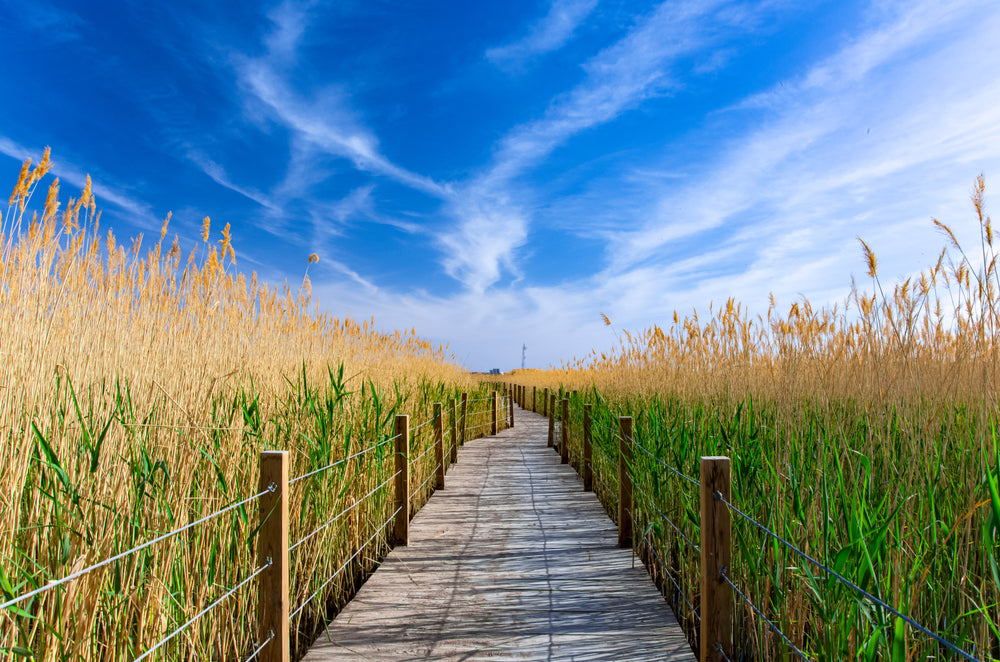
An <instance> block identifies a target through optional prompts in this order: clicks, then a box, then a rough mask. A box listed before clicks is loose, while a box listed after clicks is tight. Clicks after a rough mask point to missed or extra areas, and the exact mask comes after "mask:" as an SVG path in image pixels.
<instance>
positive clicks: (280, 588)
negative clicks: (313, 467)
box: [257, 451, 291, 662]
mask: <svg viewBox="0 0 1000 662" xmlns="http://www.w3.org/2000/svg"><path fill="white" fill-rule="evenodd" d="M271 486H273V487H274V489H273V491H270V492H268V493H266V494H264V495H263V496H261V497H260V499H259V500H258V501H257V504H258V507H259V508H260V511H259V520H260V525H259V526H260V533H259V535H258V536H257V563H258V566H263V565H265V564H266V563H268V562H270V563H271V566H270V567H269V568H268V569H267V570H265V571H264V572H262V573H260V579H259V582H258V590H259V597H258V605H257V632H258V633H259V637H260V641H264V640H265V639H267V638H268V636H270V633H272V632H273V633H274V639H273V640H272V641H271V643H270V644H269V645H268V646H266V647H265V648H264V650H262V651H261V655H260V659H261V660H264V661H265V662H288V655H289V651H290V649H291V639H290V636H291V632H290V630H289V627H288V614H289V610H290V605H289V603H288V569H289V565H288V451H263V452H262V453H261V454H260V491H261V492H263V491H264V490H267V489H269V488H271Z"/></svg>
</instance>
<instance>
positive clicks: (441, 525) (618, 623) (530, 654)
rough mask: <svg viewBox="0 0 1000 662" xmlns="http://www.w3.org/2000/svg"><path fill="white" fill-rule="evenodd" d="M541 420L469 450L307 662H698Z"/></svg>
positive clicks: (533, 418) (526, 417)
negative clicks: (407, 535)
mask: <svg viewBox="0 0 1000 662" xmlns="http://www.w3.org/2000/svg"><path fill="white" fill-rule="evenodd" d="M547 435H548V419H547V418H545V417H543V416H540V415H538V414H534V413H532V412H529V411H524V410H522V409H515V426H514V427H513V428H510V429H507V430H504V431H502V432H500V433H499V434H498V435H496V436H493V437H486V438H482V439H477V440H474V441H470V442H468V443H466V444H465V445H464V446H463V447H461V448H460V449H459V451H458V463H457V464H455V465H453V466H452V467H451V469H450V471H449V472H448V475H447V478H446V485H445V489H443V490H438V491H437V492H435V493H434V495H433V497H431V499H430V500H429V501H428V502H427V504H426V505H425V506H424V507H423V508H422V509H421V510H420V511H419V512H418V513H417V514H416V515H415V516H414V518H413V520H412V521H411V522H410V540H409V545H408V546H405V547H403V546H399V547H396V548H395V549H393V550H392V552H391V553H390V554H389V555H388V556H387V557H386V558H385V560H384V561H383V563H382V565H381V566H380V567H379V568H378V570H377V571H376V572H375V573H374V574H373V575H372V576H371V577H370V578H369V579H368V581H367V582H366V583H365V584H364V585H363V586H362V587H361V589H360V590H359V591H358V593H357V595H356V596H355V598H354V599H353V600H352V601H351V602H350V603H348V604H347V605H346V606H345V607H344V609H343V611H341V613H340V614H338V616H337V618H336V619H335V620H334V621H333V622H332V623H331V624H330V625H329V626H328V627H327V629H326V632H325V633H322V634H321V635H320V637H319V639H318V640H317V641H316V643H315V644H314V645H313V647H312V649H311V650H310V651H309V653H308V654H307V655H306V657H305V658H304V659H305V660H306V662H328V661H332V660H338V661H345V660H348V661H354V660H386V661H387V660H606V661H608V662H610V661H612V660H614V661H622V660H678V661H683V662H692V661H693V660H694V659H695V657H694V654H693V653H692V652H691V648H690V646H689V645H688V642H687V641H686V640H685V638H684V635H683V634H682V632H681V629H680V626H679V625H678V624H677V619H676V617H675V616H674V614H673V612H672V611H671V609H670V607H669V605H668V604H667V603H666V601H665V600H664V599H663V597H662V596H661V595H660V593H659V591H658V590H657V589H656V587H655V586H654V585H653V582H652V580H650V578H649V576H648V575H647V574H646V570H645V568H644V567H643V565H642V563H641V562H640V561H639V560H638V559H635V563H634V565H633V557H632V551H631V550H630V549H619V548H618V546H617V543H618V538H617V529H616V528H615V525H614V523H613V522H612V521H611V519H609V518H608V516H607V514H605V512H604V509H603V508H602V507H601V505H600V503H599V502H598V500H597V497H596V496H595V495H594V494H593V493H592V492H584V491H583V487H582V481H581V479H580V478H579V477H578V476H577V474H576V472H575V471H574V470H573V469H572V468H571V467H570V466H569V465H567V464H560V461H559V454H558V453H557V452H555V451H554V450H553V449H552V448H549V447H548V446H547V438H548V437H547Z"/></svg>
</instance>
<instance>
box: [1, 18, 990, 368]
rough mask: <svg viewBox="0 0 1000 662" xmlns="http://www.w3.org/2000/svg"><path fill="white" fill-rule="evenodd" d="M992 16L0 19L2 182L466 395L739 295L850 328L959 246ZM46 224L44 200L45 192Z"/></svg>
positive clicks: (977, 145) (984, 100) (986, 81)
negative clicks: (38, 182) (848, 301)
mask: <svg viewBox="0 0 1000 662" xmlns="http://www.w3.org/2000/svg"><path fill="white" fill-rule="evenodd" d="M998 34H1000V3H997V2H995V0H990V1H972V0H970V1H968V2H964V1H961V0H957V1H955V2H946V1H943V0H937V1H933V2H923V1H921V0H908V1H905V2H893V1H890V0H873V1H871V2H852V1H850V0H842V1H839V2H832V1H829V2H798V1H795V2H792V1H783V0H771V1H763V2H727V1H725V0H701V1H698V2H688V1H686V0H673V1H667V2H662V3H656V2H631V1H628V0H551V1H549V0H533V1H519V0H507V1H505V2H399V1H395V0H393V1H388V0H387V1H376V0H366V1H364V2H354V1H351V0H345V1H341V2H329V3H322V2H298V1H292V0H286V1H285V2H265V3H255V2H251V1H247V0H241V1H238V2H237V1H221V2H211V3H205V2H197V3H196V2H187V1H185V0H174V1H172V2H169V3H149V2H100V1H94V0H88V1H87V2H57V1H56V0H33V1H32V2H10V1H9V0H0V60H2V61H3V62H4V63H5V66H4V67H3V69H2V72H0V81H2V82H3V89H4V90H5V92H6V94H5V95H4V99H3V101H2V102H0V181H7V182H8V184H9V186H11V187H13V185H14V183H15V181H16V178H17V172H18V169H19V167H20V162H21V160H22V159H24V158H26V157H28V156H31V157H34V158H36V159H37V157H38V156H40V154H41V152H42V150H43V148H44V147H45V146H46V145H50V146H51V147H52V150H53V158H54V161H55V167H54V172H53V174H54V175H58V176H59V177H61V178H62V181H63V182H64V188H63V190H64V191H69V190H71V189H72V188H73V187H77V188H78V187H80V186H82V183H83V179H84V177H85V174H87V173H89V174H91V175H92V177H93V178H94V181H95V191H96V195H97V198H98V204H99V206H101V207H102V208H103V209H104V219H105V220H104V222H105V224H106V226H107V225H108V224H110V225H111V226H112V227H114V229H115V231H116V233H117V234H118V235H119V237H120V238H124V237H126V236H131V235H134V234H136V233H138V232H146V233H147V235H149V234H151V233H155V232H156V231H158V230H159V227H160V224H161V222H162V219H163V217H164V216H165V215H166V213H167V212H168V211H172V212H173V214H174V216H173V221H172V223H171V231H172V232H174V233H178V234H180V235H181V240H182V242H183V241H188V242H190V241H193V240H195V239H196V238H197V236H198V232H199V228H200V222H201V219H202V218H203V217H204V216H205V215H208V216H211V217H212V219H213V224H214V229H215V230H218V229H219V228H221V226H222V225H223V224H225V223H231V224H232V227H233V234H234V237H235V246H236V251H237V257H238V258H239V266H240V268H242V269H247V270H250V269H252V270H256V271H257V272H258V273H259V274H260V275H261V276H262V277H264V278H265V279H267V280H270V281H272V282H279V283H280V282H282V281H283V280H285V279H288V281H289V282H290V283H291V284H293V285H296V286H297V285H298V284H299V283H300V282H301V279H302V275H303V273H304V271H305V266H306V258H307V257H308V255H309V254H310V253H314V252H315V253H318V254H319V256H320V262H319V263H318V264H317V265H313V266H312V267H311V268H310V272H309V273H310V278H311V280H312V283H313V292H314V296H315V297H316V298H317V299H318V301H319V302H320V305H321V306H322V307H323V308H325V309H328V310H330V311H331V312H332V313H333V314H335V315H345V314H350V315H351V316H353V317H356V318H367V317H369V316H374V317H375V320H376V324H377V325H378V326H381V327H384V328H388V329H392V328H409V327H416V329H417V332H418V333H419V334H421V335H423V336H425V337H427V338H430V339H432V340H434V341H435V342H445V343H449V344H450V346H451V348H452V350H453V351H454V352H455V354H456V356H457V357H458V358H459V360H460V361H461V362H463V363H464V364H465V365H467V366H468V367H470V368H472V369H487V368H492V367H500V368H502V369H504V370H506V369H509V368H512V367H517V366H519V365H520V361H521V345H522V343H524V344H526V345H527V346H528V351H527V358H528V365H529V366H530V367H545V366H547V365H549V364H558V363H559V362H560V361H561V360H564V359H570V358H572V357H573V356H582V355H585V354H588V353H589V352H590V350H591V349H597V350H598V351H602V350H604V349H606V348H607V347H609V346H611V345H613V344H614V343H615V342H616V341H615V335H614V330H613V329H608V328H606V327H605V326H604V325H603V323H602V322H601V319H600V313H602V312H603V313H606V314H607V315H609V316H610V318H611V319H612V321H613V322H614V326H615V327H616V328H618V329H621V328H626V329H632V330H637V329H641V328H645V327H648V326H651V325H653V324H660V325H667V324H669V321H670V319H671V317H672V315H673V311H674V310H679V311H680V312H681V313H682V314H683V313H685V312H689V311H691V310H692V309H693V308H694V307H697V308H698V309H699V310H705V309H706V308H707V305H708V303H709V302H710V301H714V302H716V303H717V304H718V303H721V302H724V301H725V299H727V298H728V297H730V296H733V297H736V298H737V299H738V300H740V301H742V302H744V303H745V304H747V305H749V306H750V308H751V310H753V311H755V312H760V311H764V310H766V306H767V300H768V295H769V294H770V293H772V292H773V293H774V295H775V297H776V299H777V300H778V302H779V305H781V306H782V307H787V306H788V305H790V304H791V303H792V302H793V301H795V300H796V299H797V298H798V297H799V296H801V295H805V296H807V297H808V298H809V299H810V300H811V301H813V303H814V304H821V303H827V302H830V303H833V302H838V301H842V300H843V299H844V297H845V296H846V295H847V293H848V291H849V288H850V282H851V276H852V274H854V275H857V276H859V277H862V278H859V280H863V274H864V265H863V262H862V259H861V252H860V249H859V246H858V243H857V239H856V237H857V236H859V235H860V236H862V237H863V238H864V239H865V240H866V241H867V242H868V243H869V245H870V246H872V248H873V249H874V250H875V252H876V254H877V255H878V257H879V264H880V273H881V275H882V276H883V278H884V279H885V280H886V281H887V282H892V281H893V280H895V279H897V278H905V277H906V276H908V275H910V274H912V273H914V272H916V271H919V270H920V269H922V268H924V267H926V266H928V265H930V264H931V263H933V261H934V260H935V259H936V256H937V252H938V251H939V250H940V248H941V247H942V246H943V240H942V238H941V236H940V235H939V234H937V233H935V231H934V228H933V226H932V224H931V220H930V219H931V218H932V217H935V218H939V219H941V220H942V221H945V222H947V223H950V224H952V227H953V229H954V230H955V231H956V234H958V235H959V238H960V239H962V238H965V239H967V241H968V242H969V243H970V244H975V242H976V241H978V229H977V227H976V225H975V222H974V219H973V216H972V212H971V206H970V204H969V202H968V195H969V191H970V189H971V187H972V184H973V182H974V179H975V177H976V176H977V175H979V174H980V173H983V174H985V176H986V182H987V187H988V188H987V196H988V200H989V199H990V190H991V188H992V186H996V185H998V184H1000V167H998V166H1000V104H998V103H997V100H998V99H1000V49H998V48H997V47H996V35H998ZM64 195H65V193H64Z"/></svg>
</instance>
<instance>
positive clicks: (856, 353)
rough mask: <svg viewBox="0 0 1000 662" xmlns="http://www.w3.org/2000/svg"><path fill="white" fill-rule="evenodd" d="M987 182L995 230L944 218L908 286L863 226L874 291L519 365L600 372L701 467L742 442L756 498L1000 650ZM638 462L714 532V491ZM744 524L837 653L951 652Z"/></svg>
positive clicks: (749, 630)
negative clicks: (701, 495) (887, 281)
mask: <svg viewBox="0 0 1000 662" xmlns="http://www.w3.org/2000/svg"><path fill="white" fill-rule="evenodd" d="M971 198H972V203H973V211H974V214H975V218H976V222H977V223H978V226H979V229H980V235H981V245H980V246H979V247H977V248H976V250H975V251H970V250H966V249H965V247H963V246H961V245H960V244H959V242H958V241H957V240H956V238H955V235H954V233H953V232H952V230H951V229H950V228H949V227H948V226H947V225H945V224H944V223H941V222H939V221H936V220H935V221H934V222H935V224H937V226H938V227H939V228H940V230H941V231H942V234H943V236H944V238H945V240H946V241H947V246H946V247H945V249H944V250H943V251H942V252H941V254H940V257H939V258H938V259H937V260H936V262H935V264H934V265H932V266H930V267H929V268H928V269H926V270H925V271H923V272H922V273H921V274H919V276H917V277H913V278H909V279H907V280H905V281H903V282H901V283H899V284H897V285H894V286H893V287H892V288H891V289H889V290H884V289H883V287H884V286H883V282H882V279H881V278H880V276H879V273H878V271H877V269H878V264H877V260H876V256H875V255H874V253H873V252H872V251H871V250H870V249H869V247H868V246H867V244H865V243H864V242H863V241H861V251H862V258H863V259H864V264H865V267H866V269H867V272H868V277H869V278H871V284H870V285H871V286H870V290H871V291H870V292H864V291H862V288H860V287H854V288H852V290H853V291H852V294H851V296H850V297H849V299H848V300H847V301H845V302H844V303H843V304H841V305H837V306H830V307H818V308H817V307H814V306H812V305H811V304H810V303H809V302H808V301H806V300H801V301H798V302H796V303H794V304H792V305H791V306H790V308H789V309H788V310H787V312H781V311H779V310H778V309H777V307H776V306H775V304H774V301H773V297H772V304H771V306H770V308H769V309H768V310H767V312H766V313H763V314H760V315H756V316H754V315H751V314H750V313H749V312H748V311H747V310H746V309H745V308H743V307H742V306H741V305H740V304H739V303H737V302H736V301H734V300H729V301H727V302H726V303H725V304H724V305H723V306H721V307H718V308H716V307H714V306H711V305H710V306H709V307H708V309H707V314H704V315H702V314H699V313H698V312H697V311H695V312H693V313H691V314H690V315H688V316H685V317H681V316H679V315H677V314H676V313H675V315H674V320H673V324H671V325H669V326H665V327H663V328H661V327H659V326H655V327H653V328H651V329H648V330H646V331H645V332H643V333H640V334H638V335H632V334H630V333H628V332H622V341H621V345H620V346H619V347H618V348H617V349H616V350H615V351H613V352H611V353H605V354H600V355H598V354H597V353H596V352H595V353H594V354H592V355H591V356H589V357H586V358H585V359H582V360H578V361H574V362H571V363H570V364H567V365H563V366H561V367H560V368H558V369H553V370H549V371H516V372H515V374H514V376H513V377H512V378H511V379H513V380H515V381H518V382H519V383H522V384H532V385H537V386H552V385H562V386H564V387H566V388H570V389H580V390H581V395H580V396H579V400H578V402H579V403H582V402H584V401H586V402H594V401H595V400H596V401H597V410H598V415H599V416H603V417H605V420H606V422H607V423H608V424H609V425H610V424H611V422H612V419H613V417H614V416H616V415H619V414H629V415H633V416H635V417H636V426H637V439H638V440H639V441H640V443H643V444H644V445H646V446H647V447H648V448H649V449H650V450H651V451H652V452H654V453H655V454H656V455H657V456H658V457H659V458H661V459H663V460H665V461H668V462H669V463H670V464H671V465H672V466H675V467H678V468H681V469H682V470H684V471H685V472H686V473H688V475H693V476H697V475H698V470H697V457H698V456H699V455H714V454H726V455H729V456H731V457H732V460H733V468H734V489H733V493H734V497H735V498H736V499H737V503H738V505H739V506H740V507H741V508H744V509H745V510H747V511H749V512H751V513H753V514H754V516H755V517H757V518H758V519H759V520H760V521H762V522H764V523H766V524H768V525H769V526H771V527H772V528H773V529H775V530H777V531H778V532H780V533H782V534H783V535H787V536H789V537H790V538H792V539H793V540H795V541H797V542H798V543H799V544H801V545H803V546H804V547H805V548H806V549H807V550H810V551H812V552H814V553H816V554H818V555H819V556H820V557H821V558H822V559H824V560H825V561H826V562H828V563H831V564H835V565H836V567H837V568H838V569H840V570H841V571H842V572H844V573H845V574H847V575H848V577H849V578H851V579H853V580H854V581H856V582H858V583H860V584H862V585H863V586H864V587H865V588H866V589H868V590H870V591H873V592H875V593H877V594H878V595H881V596H882V597H883V598H884V599H886V600H888V601H889V602H891V603H892V604H894V605H895V606H897V608H899V609H901V610H902V611H903V612H904V613H908V614H911V615H912V616H913V617H914V618H915V619H917V620H918V621H920V622H921V623H923V624H925V625H927V626H928V627H930V628H931V629H933V630H935V631H937V632H939V633H940V634H942V635H943V636H945V637H946V638H948V639H949V640H950V641H953V642H954V643H956V644H958V645H959V646H960V647H962V648H964V649H965V650H969V651H973V650H974V651H976V656H977V657H978V658H979V659H991V658H1000V625H998V624H1000V607H998V603H1000V590H998V588H997V586H998V584H1000V572H998V570H997V568H998V561H1000V548H998V543H1000V537H998V528H1000V494H998V490H997V484H998V472H1000V469H998V463H1000V450H998V444H997V432H996V428H997V423H998V377H1000V376H998V358H1000V356H998V351H1000V343H998V335H997V331H998V329H1000V297H998V294H1000V269H998V265H997V259H996V252H995V248H994V237H993V230H992V223H991V220H990V218H989V216H988V215H987V214H986V212H985V207H984V203H985V182H984V180H983V178H982V177H980V178H978V179H977V181H976V183H975V185H974V188H973V191H972V196H971ZM605 321H606V322H607V323H610V320H608V319H607V318H606V317H605ZM577 438H579V436H577ZM599 443H610V441H600V442H599ZM609 448H610V447H609ZM636 471H637V472H638V475H637V480H638V481H641V483H642V485H643V486H644V487H645V488H646V489H647V490H652V491H654V492H655V493H656V495H657V496H656V498H657V499H658V500H659V501H658V503H659V507H660V508H661V509H665V510H666V511H667V512H668V513H671V514H673V515H674V516H676V517H677V520H678V521H680V522H682V523H683V524H682V526H684V527H685V528H686V530H687V532H688V533H689V534H690V535H692V536H695V537H696V536H697V535H698V532H697V524H696V522H697V516H696V512H697V494H696V493H690V492H689V491H686V490H685V489H684V486H683V485H678V484H676V481H671V480H670V479H669V477H668V476H667V475H665V474H664V473H663V471H662V470H661V469H657V468H656V466H655V465H654V464H644V463H643V462H641V461H638V462H637V465H636ZM692 508H693V509H694V510H692ZM642 517H643V518H644V526H646V523H647V522H648V523H649V524H648V526H649V527H650V528H648V529H647V533H648V535H649V536H651V539H653V540H655V544H656V545H657V546H658V549H660V551H661V552H662V554H663V556H664V558H668V559H672V560H673V565H674V567H675V568H677V569H679V570H680V573H681V576H682V577H683V580H684V582H685V586H686V587H687V590H688V591H689V593H690V595H691V597H692V599H693V600H694V601H695V604H697V599H698V596H697V581H696V580H697V560H696V559H693V558H692V556H691V555H690V554H689V553H687V551H686V546H685V544H684V543H683V542H682V541H680V540H679V538H678V537H677V536H675V535H674V534H673V533H672V532H671V531H670V530H669V528H668V527H665V526H663V525H662V523H660V522H659V518H658V516H657V515H655V514H653V511H652V510H651V509H649V508H647V510H646V513H645V514H644V515H642ZM734 526H735V528H736V541H737V542H736V544H737V547H738V556H737V561H735V562H734V573H738V575H737V576H738V578H739V580H740V581H742V582H743V583H744V584H745V587H746V588H747V589H748V590H749V591H750V594H751V595H753V596H755V597H756V598H757V599H758V600H759V604H761V605H763V608H764V610H765V612H766V613H768V614H769V615H770V616H771V617H774V618H776V619H777V620H778V621H779V622H780V623H781V624H782V626H783V628H784V629H785V630H786V631H787V632H788V633H789V634H790V636H791V637H792V640H793V641H794V642H795V643H796V644H797V645H799V646H802V647H804V649H805V650H807V651H809V652H811V653H812V654H814V655H816V656H818V659H855V658H861V659H893V660H897V659H900V660H902V659H907V660H916V659H926V658H933V659H951V658H950V657H948V655H947V654H946V651H945V650H944V649H942V648H938V647H937V646H936V645H934V644H933V643H931V642H930V641H929V640H928V638H927V637H925V636H923V635H920V634H919V633H915V632H912V631H905V630H906V628H902V629H900V630H896V629H895V627H896V625H897V624H896V623H894V622H893V620H892V618H890V617H889V616H888V615H886V614H883V613H882V612H881V610H879V609H873V608H870V607H869V606H867V605H866V603H865V602H864V601H862V600H859V599H856V597H855V596H854V595H853V594H851V593H850V591H847V590H846V589H843V588H840V587H837V586H836V585H834V584H831V583H828V582H827V581H826V578H825V577H824V576H823V575H822V573H820V572H819V571H815V569H812V568H807V567H804V565H807V564H804V563H803V562H802V561H801V559H799V558H797V557H795V556H794V555H791V554H789V553H788V552H787V551H785V550H783V549H781V548H780V547H779V546H775V545H773V544H772V543H771V542H770V541H768V540H767V539H763V538H761V537H760V536H759V535H758V534H757V533H756V532H755V531H754V530H752V529H751V528H748V527H746V526H745V525H743V524H740V523H737V524H735V525H734ZM810 571H814V572H813V573H810ZM681 615H682V617H684V618H686V619H688V620H689V621H690V617H689V616H687V615H686V610H681ZM738 621H739V627H738V637H739V646H740V649H741V650H742V651H744V652H745V653H747V654H750V655H752V658H753V659H784V657H783V656H784V655H786V654H787V649H785V648H784V646H783V645H782V644H781V643H780V640H778V639H777V637H775V636H774V635H772V634H769V633H768V631H767V629H766V628H764V627H763V626H762V625H761V624H760V623H759V622H758V619H757V617H756V616H754V615H753V613H752V612H751V611H750V610H749V609H748V608H746V607H742V608H741V611H740V615H739V619H738ZM690 622H693V621H690Z"/></svg>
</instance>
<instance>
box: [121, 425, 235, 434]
mask: <svg viewBox="0 0 1000 662" xmlns="http://www.w3.org/2000/svg"><path fill="white" fill-rule="evenodd" d="M119 425H121V426H122V427H123V428H159V429H169V430H212V431H213V432H214V431H222V432H238V431H242V430H246V429H248V428H247V427H241V428H233V427H228V428H224V427H215V426H212V425H171V424H170V423H119Z"/></svg>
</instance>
